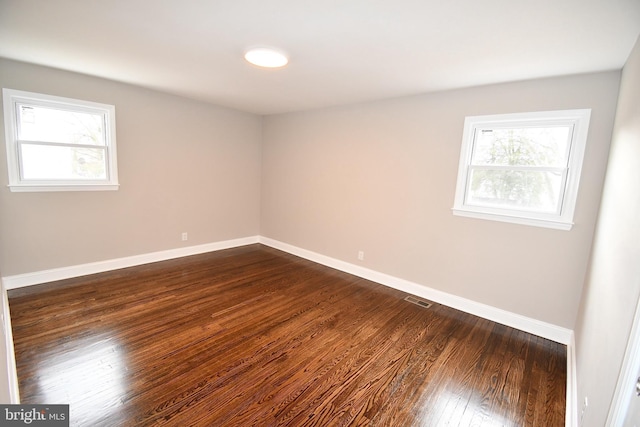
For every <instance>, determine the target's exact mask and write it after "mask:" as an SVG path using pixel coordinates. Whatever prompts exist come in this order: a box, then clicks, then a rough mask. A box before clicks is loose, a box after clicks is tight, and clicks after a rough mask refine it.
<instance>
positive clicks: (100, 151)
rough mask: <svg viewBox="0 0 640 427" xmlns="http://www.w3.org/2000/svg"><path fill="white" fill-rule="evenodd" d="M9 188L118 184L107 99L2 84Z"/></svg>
mask: <svg viewBox="0 0 640 427" xmlns="http://www.w3.org/2000/svg"><path fill="white" fill-rule="evenodd" d="M2 95H3V108H4V123H5V146H6V151H7V170H8V174H9V188H10V190H11V191H13V192H34V191H97V190H117V189H118V168H117V153H116V121H115V120H116V118H115V107H114V106H113V105H108V104H101V103H97V102H90V101H83V100H78V99H71V98H63V97H58V96H52V95H44V94H38V93H32V92H24V91H18V90H13V89H6V88H5V89H3V90H2Z"/></svg>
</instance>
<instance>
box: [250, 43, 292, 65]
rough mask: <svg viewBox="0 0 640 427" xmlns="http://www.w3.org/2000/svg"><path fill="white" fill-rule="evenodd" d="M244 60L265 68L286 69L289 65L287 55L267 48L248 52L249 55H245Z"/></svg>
mask: <svg viewBox="0 0 640 427" xmlns="http://www.w3.org/2000/svg"><path fill="white" fill-rule="evenodd" d="M244 59H246V60H247V61H249V62H250V63H252V64H253V65H257V66H258V67H265V68H279V67H284V66H285V65H287V64H288V63H289V58H287V57H286V55H285V54H283V53H282V52H279V51H277V50H275V49H269V48H266V47H258V48H255V49H250V50H248V51H247V53H245V54H244Z"/></svg>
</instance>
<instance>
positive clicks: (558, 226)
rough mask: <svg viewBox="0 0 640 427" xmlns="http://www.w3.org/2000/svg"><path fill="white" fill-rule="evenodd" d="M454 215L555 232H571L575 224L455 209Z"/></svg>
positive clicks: (559, 220)
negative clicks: (548, 229)
mask: <svg viewBox="0 0 640 427" xmlns="http://www.w3.org/2000/svg"><path fill="white" fill-rule="evenodd" d="M452 211H453V214H454V215H457V216H464V217H468V218H478V219H485V220H490V221H500V222H509V223H512V224H521V225H530V226H534V227H543V228H552V229H555V230H565V231H569V230H571V227H573V222H570V221H562V220H561V219H556V220H552V219H541V218H529V217H524V216H514V215H506V214H496V213H487V212H477V211H472V210H466V209H459V208H453V209H452Z"/></svg>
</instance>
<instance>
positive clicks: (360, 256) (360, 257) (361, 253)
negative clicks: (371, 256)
mask: <svg viewBox="0 0 640 427" xmlns="http://www.w3.org/2000/svg"><path fill="white" fill-rule="evenodd" d="M358 259H359V260H360V261H364V251H358Z"/></svg>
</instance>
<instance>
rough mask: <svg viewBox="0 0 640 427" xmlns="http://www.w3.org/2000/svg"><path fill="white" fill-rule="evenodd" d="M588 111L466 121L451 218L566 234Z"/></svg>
mask: <svg viewBox="0 0 640 427" xmlns="http://www.w3.org/2000/svg"><path fill="white" fill-rule="evenodd" d="M589 118H590V110H565V111H546V112H536V113H524V114H504V115H492V116H474V117H467V118H466V119H465V123H464V132H463V134H464V135H463V141H462V150H461V154H460V164H459V169H458V183H457V187H456V196H455V202H454V207H453V212H454V214H456V215H462V216H470V217H475V218H482V219H490V220H497V221H506V222H514V223H519V224H526V225H534V226H541V227H549V228H557V229H563V230H569V229H571V226H572V225H573V214H574V208H575V203H576V198H577V194H578V184H579V181H580V170H581V168H582V160H583V157H584V150H585V144H586V139H587V131H588V127H589Z"/></svg>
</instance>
